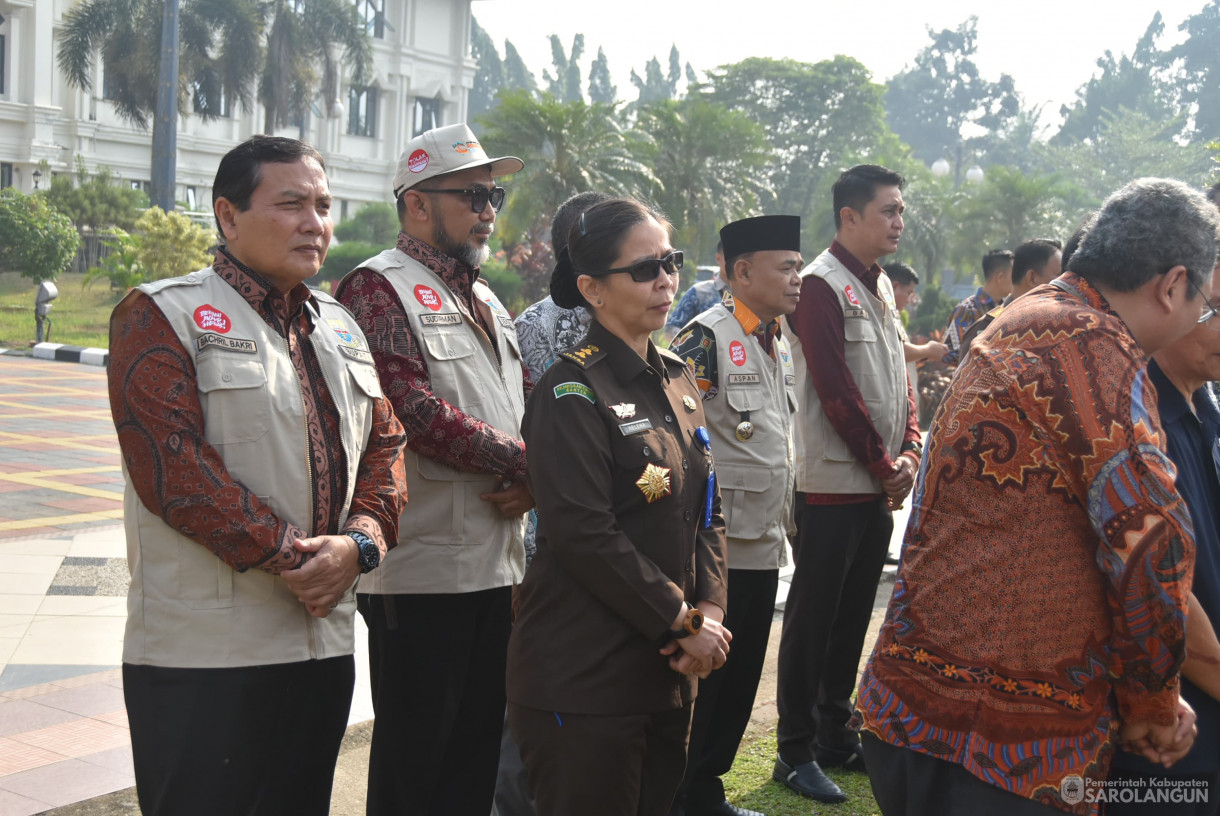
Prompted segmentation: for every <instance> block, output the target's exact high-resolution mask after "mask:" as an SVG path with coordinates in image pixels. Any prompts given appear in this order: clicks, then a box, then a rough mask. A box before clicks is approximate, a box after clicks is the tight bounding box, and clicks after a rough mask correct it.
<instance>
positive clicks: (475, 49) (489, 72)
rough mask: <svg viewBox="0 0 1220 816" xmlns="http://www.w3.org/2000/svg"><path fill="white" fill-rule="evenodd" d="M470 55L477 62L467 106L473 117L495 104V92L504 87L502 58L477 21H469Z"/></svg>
mask: <svg viewBox="0 0 1220 816" xmlns="http://www.w3.org/2000/svg"><path fill="white" fill-rule="evenodd" d="M470 56H471V58H472V59H473V60H474V61H475V63H477V64H478V68H477V69H476V70H475V72H474V84H473V85H472V86H471V87H470V95H469V96H468V97H467V102H466V104H467V107H468V108H469V109H470V116H471V118H474V117H476V116H478V115H479V114H481V113H484V112H486V111H489V110H491V109H492V108H494V107H495V106H496V94H497V93H499V91H500V89H501V88H503V87H504V60H502V59H500V52H499V51H497V50H496V44H495V42H493V41H492V39H491V35H490V34H488V33H487V32H486V31H485V30H484V29H483V26H481V25H479V21H478V20H475V19H473V18H472V19H471V21H470Z"/></svg>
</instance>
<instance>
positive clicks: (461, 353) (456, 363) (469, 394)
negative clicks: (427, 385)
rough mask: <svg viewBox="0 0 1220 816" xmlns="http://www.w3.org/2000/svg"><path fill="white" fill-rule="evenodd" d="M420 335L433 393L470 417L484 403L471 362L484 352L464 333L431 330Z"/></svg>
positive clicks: (474, 368)
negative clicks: (475, 356) (476, 407)
mask: <svg viewBox="0 0 1220 816" xmlns="http://www.w3.org/2000/svg"><path fill="white" fill-rule="evenodd" d="M422 335H423V336H422V339H423V343H424V347H425V349H426V351H427V354H428V377H429V379H430V380H431V382H432V391H433V393H435V394H436V395H437V396H438V397H440V398H441V399H443V400H445V401H447V402H450V403H453V404H454V405H455V406H456V407H458V408H460V409H462V411H463V412H466V413H469V412H470V409H471V408H473V407H474V406H476V405H480V404H481V403H482V402H483V396H482V390H483V389H482V387H481V386H482V384H481V382H480V379H479V375H478V373H477V367H476V366H475V365H474V361H473V360H471V359H470V358H471V357H473V356H474V355H475V354H481V353H483V352H482V351H481V350H480V349H479V347H478V344H477V343H476V342H475V339H474V338H473V337H471V336H470V334H469V333H467V332H464V331H435V330H431V331H426V332H423V333H422Z"/></svg>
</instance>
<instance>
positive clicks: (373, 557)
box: [344, 530, 381, 574]
mask: <svg viewBox="0 0 1220 816" xmlns="http://www.w3.org/2000/svg"><path fill="white" fill-rule="evenodd" d="M344 535H345V536H347V537H348V538H350V539H351V540H352V541H355V542H356V548H357V550H358V551H359V553H360V556H359V560H360V572H361V573H365V574H367V573H370V572H372V571H373V570H375V569H377V567H378V565H379V564H381V550H380V549H378V547H377V542H376V541H373V539H371V538H369V537H368V536H366V535H365V534H364V533H362V532H360V531H359V530H348V531H347V532H345V533H344Z"/></svg>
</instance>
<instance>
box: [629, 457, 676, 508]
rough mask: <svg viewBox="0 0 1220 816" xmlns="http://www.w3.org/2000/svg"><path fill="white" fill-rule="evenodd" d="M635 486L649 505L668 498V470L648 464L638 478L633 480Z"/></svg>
mask: <svg viewBox="0 0 1220 816" xmlns="http://www.w3.org/2000/svg"><path fill="white" fill-rule="evenodd" d="M635 486H636V487H638V488H639V489H640V492H641V493H643V494H644V498H646V499H648V503H649V504H652V503H653V502H654V501H656V500H657V499H661V498H664V497H665V496H668V495H669V494H670V487H669V468H667V467H661V466H659V465H653V464H649V465H648V466H647V467H646V468H644V472H643V473H642V474H640V478H638V479H636V480H635Z"/></svg>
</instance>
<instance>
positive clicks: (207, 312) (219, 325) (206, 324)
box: [195, 303, 233, 334]
mask: <svg viewBox="0 0 1220 816" xmlns="http://www.w3.org/2000/svg"><path fill="white" fill-rule="evenodd" d="M195 325H196V326H198V327H199V328H201V329H203V330H204V331H216V332H220V333H221V334H228V332H229V329H231V328H233V322H232V321H231V320H229V316H228V315H227V314H225V313H224V312H222V311H220V309H217V308H216V307H215V306H213V305H211V304H210V303H205V304H204V305H202V306H200V307H199V308H198V309H196V310H195Z"/></svg>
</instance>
